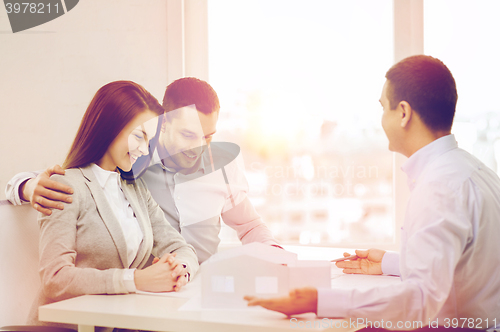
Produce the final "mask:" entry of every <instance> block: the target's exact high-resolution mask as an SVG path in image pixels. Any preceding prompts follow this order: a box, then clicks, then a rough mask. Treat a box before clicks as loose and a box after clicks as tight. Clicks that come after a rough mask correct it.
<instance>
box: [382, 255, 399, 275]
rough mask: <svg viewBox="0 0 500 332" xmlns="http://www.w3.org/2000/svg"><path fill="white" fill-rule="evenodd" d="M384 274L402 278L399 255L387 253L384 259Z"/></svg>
mask: <svg viewBox="0 0 500 332" xmlns="http://www.w3.org/2000/svg"><path fill="white" fill-rule="evenodd" d="M382 273H383V274H389V275H393V276H400V275H401V274H400V273H399V253H397V252H394V251H387V252H386V253H385V254H384V257H383V258H382Z"/></svg>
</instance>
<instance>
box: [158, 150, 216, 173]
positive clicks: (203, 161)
mask: <svg viewBox="0 0 500 332" xmlns="http://www.w3.org/2000/svg"><path fill="white" fill-rule="evenodd" d="M207 151H208V148H207V149H205V151H203V153H202V154H201V161H200V164H199V166H198V169H197V170H196V171H195V172H193V173H196V172H198V171H202V172H203V173H205V166H206V163H205V158H207V154H208V152H207ZM151 165H160V166H161V167H162V168H163V169H164V170H166V171H167V172H170V173H177V171H176V170H174V169H173V168H169V167H166V166H165V165H163V163H162V162H161V158H160V155H159V154H158V148H156V149H155V150H154V152H153V158H151Z"/></svg>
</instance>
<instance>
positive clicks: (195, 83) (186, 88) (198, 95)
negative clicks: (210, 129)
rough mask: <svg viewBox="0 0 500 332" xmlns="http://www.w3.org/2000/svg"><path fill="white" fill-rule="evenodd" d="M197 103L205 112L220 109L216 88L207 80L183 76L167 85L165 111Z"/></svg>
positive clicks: (164, 98)
mask: <svg viewBox="0 0 500 332" xmlns="http://www.w3.org/2000/svg"><path fill="white" fill-rule="evenodd" d="M193 104H194V105H196V109H197V110H198V111H199V112H201V113H203V114H211V113H213V112H218V111H219V109H220V104H219V97H217V93H215V90H214V89H213V88H212V87H211V86H210V84H208V83H207V82H205V81H202V80H200V79H197V78H194V77H183V78H180V79H178V80H175V81H173V82H172V83H170V84H169V85H168V86H167V89H166V90H165V96H164V97H163V108H164V109H165V112H167V118H168V112H170V111H173V110H175V109H178V108H181V107H186V106H189V105H193Z"/></svg>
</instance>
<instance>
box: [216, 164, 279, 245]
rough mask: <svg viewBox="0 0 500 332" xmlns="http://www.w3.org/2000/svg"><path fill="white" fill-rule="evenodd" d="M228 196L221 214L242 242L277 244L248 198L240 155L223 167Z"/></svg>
mask: <svg viewBox="0 0 500 332" xmlns="http://www.w3.org/2000/svg"><path fill="white" fill-rule="evenodd" d="M223 172H224V173H223V174H224V179H225V181H226V183H227V187H228V196H227V198H226V202H225V204H224V208H223V210H222V213H221V216H222V220H223V221H224V223H225V224H226V225H228V226H229V227H231V228H232V229H234V230H235V231H236V232H237V234H238V238H239V239H240V241H241V242H242V243H243V244H247V243H251V242H261V243H264V244H269V245H276V246H279V244H278V242H276V240H275V239H274V237H273V234H272V232H271V230H270V229H269V228H267V226H266V224H265V223H264V221H263V220H262V218H261V216H260V215H259V214H258V213H257V211H256V210H255V208H254V206H253V205H252V203H251V202H250V199H249V198H248V191H249V187H248V182H247V179H246V177H245V174H244V165H243V160H242V158H241V156H238V157H237V158H236V159H235V160H234V161H232V162H231V163H229V164H228V165H227V166H225V167H224V169H223Z"/></svg>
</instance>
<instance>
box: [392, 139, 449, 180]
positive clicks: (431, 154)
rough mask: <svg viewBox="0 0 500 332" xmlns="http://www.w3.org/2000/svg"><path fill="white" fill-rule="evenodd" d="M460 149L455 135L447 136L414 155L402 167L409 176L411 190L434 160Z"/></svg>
mask: <svg viewBox="0 0 500 332" xmlns="http://www.w3.org/2000/svg"><path fill="white" fill-rule="evenodd" d="M456 148H458V144H457V141H456V140H455V135H452V134H450V135H446V136H443V137H441V138H438V139H437V140H435V141H433V142H431V143H429V144H427V145H426V146H424V147H423V148H421V149H420V150H418V151H417V152H415V153H414V154H413V155H411V156H410V158H408V160H407V161H406V162H405V163H404V164H403V165H402V166H401V169H402V170H403V172H405V173H406V175H407V176H408V186H409V187H410V190H412V189H413V187H414V186H415V184H416V182H417V180H418V177H419V176H420V174H421V173H422V171H423V170H424V169H425V167H426V166H427V165H428V164H429V163H430V162H432V161H433V160H434V159H436V158H437V157H439V156H440V155H442V154H443V153H445V152H448V151H450V150H452V149H456Z"/></svg>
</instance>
